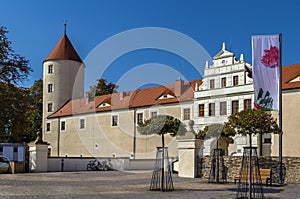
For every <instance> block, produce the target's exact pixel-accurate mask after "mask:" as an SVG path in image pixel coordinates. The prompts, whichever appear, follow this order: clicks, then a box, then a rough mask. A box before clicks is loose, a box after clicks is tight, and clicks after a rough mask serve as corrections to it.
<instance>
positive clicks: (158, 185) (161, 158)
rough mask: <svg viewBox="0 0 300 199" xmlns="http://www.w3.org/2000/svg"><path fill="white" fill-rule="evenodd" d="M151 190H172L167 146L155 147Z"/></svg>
mask: <svg viewBox="0 0 300 199" xmlns="http://www.w3.org/2000/svg"><path fill="white" fill-rule="evenodd" d="M150 190H151V191H173V190H174V187H173V180H172V173H171V168H170V162H169V155H168V147H157V152H156V160H155V165H154V171H153V174H152V179H151V184H150Z"/></svg>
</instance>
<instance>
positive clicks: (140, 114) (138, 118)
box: [136, 113, 144, 124]
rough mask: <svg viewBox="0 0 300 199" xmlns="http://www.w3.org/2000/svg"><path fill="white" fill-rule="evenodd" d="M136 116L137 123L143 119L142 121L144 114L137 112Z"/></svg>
mask: <svg viewBox="0 0 300 199" xmlns="http://www.w3.org/2000/svg"><path fill="white" fill-rule="evenodd" d="M136 117H137V123H138V124H141V123H143V121H144V114H143V113H138V114H137V115H136Z"/></svg>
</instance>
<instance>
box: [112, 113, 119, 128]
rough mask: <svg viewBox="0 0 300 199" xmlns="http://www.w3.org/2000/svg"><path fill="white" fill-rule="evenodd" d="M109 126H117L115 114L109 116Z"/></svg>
mask: <svg viewBox="0 0 300 199" xmlns="http://www.w3.org/2000/svg"><path fill="white" fill-rule="evenodd" d="M111 126H118V116H117V115H112V116H111Z"/></svg>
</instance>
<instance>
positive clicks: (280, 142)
mask: <svg viewBox="0 0 300 199" xmlns="http://www.w3.org/2000/svg"><path fill="white" fill-rule="evenodd" d="M279 46H280V48H279V49H280V51H279V52H280V53H279V56H280V58H279V112H278V117H279V118H278V119H279V121H278V123H279V128H280V130H281V131H282V33H280V34H279ZM279 183H280V184H283V183H284V182H283V168H282V133H280V134H279Z"/></svg>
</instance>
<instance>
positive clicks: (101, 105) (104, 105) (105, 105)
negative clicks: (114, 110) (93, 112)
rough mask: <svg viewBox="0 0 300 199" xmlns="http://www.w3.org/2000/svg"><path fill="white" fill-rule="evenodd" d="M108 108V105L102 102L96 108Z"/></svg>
mask: <svg viewBox="0 0 300 199" xmlns="http://www.w3.org/2000/svg"><path fill="white" fill-rule="evenodd" d="M108 106H110V104H109V103H106V102H104V103H102V104H100V105H99V106H98V108H101V107H108Z"/></svg>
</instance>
